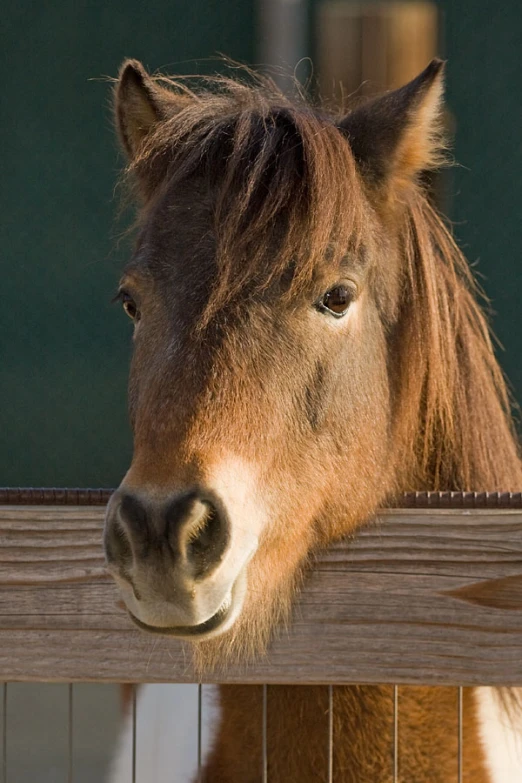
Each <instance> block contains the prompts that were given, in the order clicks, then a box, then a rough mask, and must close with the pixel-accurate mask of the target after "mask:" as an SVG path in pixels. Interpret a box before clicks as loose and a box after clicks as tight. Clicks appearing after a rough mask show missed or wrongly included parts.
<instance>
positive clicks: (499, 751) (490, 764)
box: [475, 687, 522, 783]
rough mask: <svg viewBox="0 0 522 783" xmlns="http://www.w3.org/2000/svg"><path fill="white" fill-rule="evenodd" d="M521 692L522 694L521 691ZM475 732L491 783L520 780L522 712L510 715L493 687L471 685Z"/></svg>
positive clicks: (521, 774)
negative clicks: (480, 743) (472, 686)
mask: <svg viewBox="0 0 522 783" xmlns="http://www.w3.org/2000/svg"><path fill="white" fill-rule="evenodd" d="M521 695H522V693H521ZM475 698H476V703H477V707H478V722H479V734H480V738H481V741H482V746H483V748H484V751H485V754H486V762H487V769H488V771H489V774H490V776H491V783H520V782H521V781H522V713H516V714H513V715H510V714H508V713H507V712H506V710H505V709H504V708H503V706H502V703H501V701H500V699H499V697H498V695H497V694H496V692H495V688H485V687H483V688H475Z"/></svg>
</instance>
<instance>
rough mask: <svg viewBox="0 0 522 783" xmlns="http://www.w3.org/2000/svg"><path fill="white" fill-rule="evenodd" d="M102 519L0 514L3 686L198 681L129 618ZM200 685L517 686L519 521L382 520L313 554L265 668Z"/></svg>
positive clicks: (47, 512)
mask: <svg viewBox="0 0 522 783" xmlns="http://www.w3.org/2000/svg"><path fill="white" fill-rule="evenodd" d="M103 513H104V512H103V509H102V508H87V507H63V506H59V507H38V506H36V507H34V506H33V507H29V506H19V507H15V506H4V507H0V680H23V681H29V680H43V681H47V680H49V681H87V680H98V681H127V682H145V681H146V682H158V681H159V682H193V681H194V680H195V676H194V673H193V671H192V668H191V663H190V660H191V658H190V650H189V648H188V647H186V646H184V645H183V644H182V643H179V642H177V641H175V640H172V639H167V638H162V637H154V638H153V637H150V636H147V635H146V634H144V633H142V632H141V631H139V630H137V629H136V628H135V627H134V626H133V625H132V623H131V622H130V620H129V619H128V617H127V615H126V613H125V611H124V609H123V607H122V605H121V602H120V600H119V597H118V594H117V591H116V588H115V586H114V585H113V583H112V580H111V578H110V577H109V576H108V575H107V574H106V572H105V568H104V561H103V554H102V546H101V533H102V527H103ZM207 681H208V682H212V681H219V682H251V683H254V682H258V683H261V682H268V683H276V682H278V683H310V684H312V683H330V682H331V683H348V682H350V683H377V682H390V683H391V682H393V683H398V684H403V683H412V684H420V683H422V684H427V685H428V684H446V685H472V684H484V685H485V684H491V685H493V684H494V685H518V686H522V512H520V511H501V512H500V511H498V512H495V511H469V510H462V511H454V510H453V511H449V510H448V511H446V510H437V511H429V510H426V511H419V510H410V509H405V510H397V511H383V512H382V513H381V514H380V515H379V517H378V518H377V519H376V520H375V521H374V522H373V523H371V524H370V525H368V526H367V527H366V529H364V530H362V531H361V532H360V533H359V534H358V535H357V537H356V538H355V539H353V540H351V541H344V542H340V543H338V544H336V545H334V546H332V547H331V548H330V549H329V550H328V551H327V552H324V553H320V554H319V555H318V556H317V560H316V564H315V567H314V568H313V570H312V571H311V573H310V574H309V576H308V578H307V580H306V585H305V588H304V590H303V592H302V595H301V597H300V600H299V602H298V604H297V606H296V609H295V613H294V621H293V624H292V627H291V629H290V630H289V631H281V632H280V633H279V635H278V638H277V639H276V640H275V641H274V642H273V644H272V645H271V648H270V651H269V653H268V655H267V656H266V657H264V658H263V659H262V660H260V661H258V662H257V663H256V664H255V665H251V666H248V667H234V668H230V669H228V670H227V671H226V672H221V673H217V674H215V675H214V676H213V677H210V678H209V679H208V680H207Z"/></svg>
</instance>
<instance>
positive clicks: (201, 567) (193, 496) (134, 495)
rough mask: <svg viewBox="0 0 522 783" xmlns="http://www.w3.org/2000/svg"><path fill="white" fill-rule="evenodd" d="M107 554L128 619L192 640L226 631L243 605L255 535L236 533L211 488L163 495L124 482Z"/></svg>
mask: <svg viewBox="0 0 522 783" xmlns="http://www.w3.org/2000/svg"><path fill="white" fill-rule="evenodd" d="M104 545H105V553H106V558H107V563H108V568H109V571H110V573H111V574H112V575H113V577H114V578H115V580H116V582H117V584H118V586H119V588H120V591H121V594H122V597H123V599H124V601H125V605H126V607H127V610H128V612H129V615H130V617H131V618H132V620H133V621H134V622H135V623H136V625H138V626H139V627H140V628H142V629H144V630H146V631H148V632H150V633H159V634H164V635H169V636H177V637H180V638H184V639H190V640H192V641H196V640H203V639H208V638H210V637H212V636H216V635H218V634H221V633H223V632H224V631H226V630H228V629H229V628H230V627H231V626H232V625H233V623H234V622H235V620H236V619H237V617H238V616H239V614H240V613H241V608H242V605H243V600H244V597H245V593H246V584H247V573H246V572H247V565H248V562H249V561H250V559H251V557H252V555H253V554H254V552H255V550H256V548H257V539H256V538H255V537H254V536H251V537H248V536H247V537H245V535H244V531H243V533H242V535H238V536H234V535H233V528H232V525H231V523H230V520H229V518H228V514H227V512H226V509H225V507H224V504H223V503H222V502H221V500H220V499H219V497H218V496H217V495H216V494H215V493H214V492H212V491H211V490H206V489H202V488H199V487H194V488H191V489H189V490H186V491H184V492H181V493H177V494H176V495H174V496H173V495H169V496H166V495H165V494H164V493H162V492H158V491H154V490H152V491H151V490H147V491H145V490H137V489H135V488H126V487H125V486H124V485H122V486H121V487H120V488H119V489H118V490H117V491H116V492H115V493H114V495H113V496H112V498H111V500H110V502H109V505H108V507H107V514H106V520H105V532H104Z"/></svg>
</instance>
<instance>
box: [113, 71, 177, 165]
mask: <svg viewBox="0 0 522 783" xmlns="http://www.w3.org/2000/svg"><path fill="white" fill-rule="evenodd" d="M187 100H188V98H187V96H184V95H176V94H175V93H174V92H172V91H171V90H167V89H165V88H164V87H162V86H161V85H160V84H158V83H157V82H156V81H155V80H154V79H153V78H152V77H151V76H149V74H148V73H147V71H146V70H145V68H144V67H143V65H142V64H141V63H140V62H138V60H125V62H124V63H123V65H122V66H121V68H120V74H119V77H118V82H117V84H116V89H115V94H114V109H115V114H116V127H117V129H118V133H119V136H120V139H121V142H122V144H123V146H124V147H125V151H126V152H127V155H128V156H129V158H130V159H131V160H132V159H133V158H134V157H135V156H136V154H137V152H138V150H139V148H140V146H141V145H142V144H143V142H144V140H145V139H146V138H147V136H148V135H149V133H150V132H151V131H152V130H153V129H154V128H155V126H156V125H157V124H158V122H161V121H162V120H166V119H168V118H169V117H170V116H172V115H173V114H174V113H176V112H177V111H179V110H180V109H181V108H182V107H183V105H186V103H187Z"/></svg>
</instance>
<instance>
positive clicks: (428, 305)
mask: <svg viewBox="0 0 522 783" xmlns="http://www.w3.org/2000/svg"><path fill="white" fill-rule="evenodd" d="M240 74H241V75H240V76H239V77H237V78H229V77H213V78H209V79H205V80H204V81H201V80H200V85H199V87H196V88H194V89H191V88H189V86H188V84H187V82H186V81H185V80H183V79H171V78H167V77H164V76H161V77H157V78H156V79H155V83H156V84H157V86H158V88H160V89H161V92H162V95H163V97H164V100H165V103H166V105H168V104H169V102H171V101H172V102H175V103H176V111H175V112H170V113H169V114H170V116H169V117H168V119H167V120H166V121H163V122H161V123H158V124H157V126H156V128H155V130H154V131H153V132H152V133H150V134H149V135H148V136H147V138H146V140H145V142H144V143H143V144H142V145H141V147H140V149H139V151H138V154H136V155H135V156H134V158H133V159H132V161H131V163H130V165H129V167H128V169H127V176H128V178H129V181H130V182H132V183H134V184H136V185H137V187H138V190H139V191H140V192H141V199H142V201H143V199H144V203H145V213H146V212H147V206H149V207H150V204H151V203H153V202H154V200H155V199H156V198H157V197H158V194H159V193H161V192H162V190H163V188H164V187H166V186H169V187H170V186H172V185H175V184H176V183H180V182H182V181H183V180H186V179H187V178H190V177H203V178H206V179H207V180H209V181H211V182H212V187H213V189H214V190H215V192H216V204H217V206H216V209H215V212H214V221H215V229H216V230H215V234H216V237H218V240H217V241H218V246H217V252H216V259H217V263H218V268H219V273H218V276H217V285H216V287H215V288H214V290H213V292H212V297H211V300H210V302H209V304H208V307H207V310H206V313H205V317H204V319H203V322H202V325H204V323H206V322H207V320H208V319H210V318H211V317H212V315H213V314H214V313H216V312H217V310H218V309H219V308H221V307H222V306H223V305H224V304H226V302H227V301H228V300H230V299H232V298H233V297H234V295H235V294H237V292H238V291H240V290H241V289H243V288H244V287H248V286H250V287H251V289H252V290H261V291H262V290H264V289H265V288H266V287H268V286H269V285H270V284H271V282H272V281H274V280H277V279H280V278H281V277H282V276H283V274H284V273H285V272H286V271H287V270H289V269H290V270H291V283H290V285H289V287H288V295H295V294H296V293H298V291H299V290H300V289H301V288H302V287H304V286H305V285H306V284H307V283H309V282H310V280H311V279H312V278H313V276H314V274H315V273H316V271H317V269H318V268H319V267H321V266H322V265H325V264H327V265H329V266H336V267H338V266H339V265H340V263H341V261H342V258H343V256H344V255H345V254H346V251H347V248H350V247H352V248H353V247H357V246H358V244H359V242H360V239H361V234H362V228H363V222H364V205H363V199H362V189H363V185H362V183H361V178H360V176H359V174H358V172H357V170H356V167H355V165H354V158H353V155H352V154H351V152H350V149H349V146H348V145H347V144H346V141H345V139H344V138H343V135H342V134H341V133H339V123H340V117H338V116H337V115H334V114H331V113H328V112H327V111H326V110H323V109H314V108H312V107H310V106H308V105H306V104H305V103H304V102H303V100H302V99H301V98H300V97H299V98H298V99H297V100H293V101H292V100H290V99H289V98H288V97H287V96H285V95H284V94H283V93H282V92H281V91H280V90H279V89H278V88H277V87H276V85H275V84H274V83H273V82H272V81H271V80H270V79H269V78H267V77H263V76H260V75H259V74H255V73H253V72H252V71H250V70H248V69H246V68H245V69H241V70H240ZM249 82H250V83H249ZM180 102H181V103H180ZM180 106H181V108H180ZM430 163H433V164H438V163H440V155H438V154H436V155H434V156H433V160H432V161H430ZM403 199H404V201H405V202H406V203H405V205H403V206H405V209H404V210H403V215H402V219H401V221H400V228H399V231H398V241H399V245H400V247H401V255H402V259H403V268H402V269H401V270H400V285H401V286H402V295H401V297H400V304H399V314H398V320H397V323H396V324H395V325H394V326H393V327H392V328H391V330H390V342H391V344H392V349H393V350H395V351H397V346H399V345H400V352H398V353H397V357H396V359H397V361H396V363H395V367H396V368H397V369H396V373H395V378H394V391H395V414H396V419H395V435H396V439H397V445H398V448H397V473H396V483H395V485H394V487H391V488H390V495H391V496H393V495H394V494H395V493H396V492H402V491H407V490H420V489H428V490H439V489H444V490H449V489H452V490H490V491H492V490H509V489H516V488H518V487H519V486H520V485H521V484H522V467H521V463H520V457H519V450H518V444H517V442H516V436H515V431H514V427H513V423H512V418H511V401H510V397H509V393H508V391H507V388H506V383H505V380H504V377H503V374H502V371H501V370H500V368H499V365H498V363H497V360H496V358H495V355H494V350H493V347H492V339H491V333H490V329H489V325H488V323H487V320H486V318H485V315H484V313H483V311H482V309H481V307H480V305H479V304H478V299H479V298H480V296H481V294H480V290H479V288H478V286H477V284H476V282H475V279H474V277H473V275H472V273H471V271H470V268H469V266H468V264H467V261H466V259H465V258H464V256H463V255H462V253H461V251H460V250H459V248H458V247H457V245H456V243H455V241H454V239H453V237H452V236H451V233H450V232H449V230H448V228H447V226H446V223H445V222H444V221H443V219H442V218H441V217H440V216H439V215H438V214H437V213H436V211H435V210H434V208H433V207H432V206H431V205H430V203H429V202H428V200H427V198H426V195H425V193H424V191H423V188H422V187H421V186H420V185H418V184H417V185H415V184H413V185H410V187H409V189H408V191H407V192H405V193H404V194H403ZM274 226H277V232H276V233H275V237H272V238H273V241H274V245H273V246H272V247H270V249H269V252H267V247H266V237H267V235H269V234H270V232H271V233H272V235H273V234H274V230H273V229H274ZM498 455H503V456H502V459H499V457H498Z"/></svg>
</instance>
